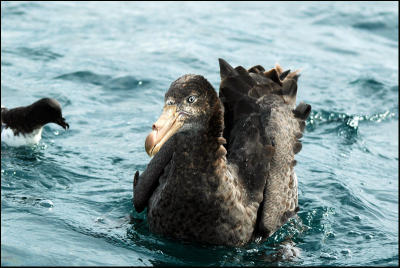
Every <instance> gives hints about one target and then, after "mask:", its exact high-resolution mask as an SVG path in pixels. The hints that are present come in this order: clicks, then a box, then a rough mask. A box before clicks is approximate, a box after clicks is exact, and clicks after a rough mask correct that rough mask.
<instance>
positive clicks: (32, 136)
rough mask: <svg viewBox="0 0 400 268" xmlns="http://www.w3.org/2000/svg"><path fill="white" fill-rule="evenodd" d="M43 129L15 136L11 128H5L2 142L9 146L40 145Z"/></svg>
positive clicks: (2, 133)
mask: <svg viewBox="0 0 400 268" xmlns="http://www.w3.org/2000/svg"><path fill="white" fill-rule="evenodd" d="M42 130H43V128H38V129H35V130H34V131H33V132H32V133H29V134H25V135H24V134H21V133H20V134H18V135H14V132H13V131H12V130H11V128H3V130H2V131H1V142H4V143H5V144H7V145H9V146H24V145H35V144H38V143H39V141H40V139H41V138H42Z"/></svg>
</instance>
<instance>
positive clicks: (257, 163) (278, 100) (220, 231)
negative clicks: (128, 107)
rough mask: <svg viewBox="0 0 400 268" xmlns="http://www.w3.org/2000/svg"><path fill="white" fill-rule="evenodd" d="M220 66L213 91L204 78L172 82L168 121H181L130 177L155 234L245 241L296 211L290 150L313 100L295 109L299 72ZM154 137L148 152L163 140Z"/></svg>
mask: <svg viewBox="0 0 400 268" xmlns="http://www.w3.org/2000/svg"><path fill="white" fill-rule="evenodd" d="M220 69H221V85H220V95H219V97H218V96H217V94H216V92H215V90H214V89H213V88H212V86H211V85H210V83H208V81H207V80H206V79H205V78H204V77H202V76H196V75H185V76H183V77H181V78H179V79H178V80H176V81H175V82H174V83H172V85H171V87H170V89H169V90H168V92H167V93H166V106H165V108H164V111H169V114H174V115H173V116H172V115H171V121H170V123H169V124H166V125H167V127H168V128H170V127H171V126H176V124H177V123H176V122H179V125H178V126H177V127H175V128H174V127H171V129H174V130H173V131H174V132H173V135H172V134H171V132H170V134H169V135H172V136H171V137H170V138H169V139H168V140H167V141H166V142H165V143H164V141H163V144H162V146H159V147H160V148H159V151H158V153H156V154H155V155H154V158H153V159H152V160H151V161H150V163H149V165H148V167H147V169H146V170H145V171H144V172H143V173H142V174H141V175H140V176H139V174H138V172H137V173H136V174H135V179H134V206H135V208H136V210H137V211H139V212H140V211H142V210H143V209H144V208H145V207H146V206H147V209H148V210H147V216H148V223H149V227H150V230H151V231H153V232H156V233H159V234H163V235H166V236H169V237H174V238H178V239H183V240H191V241H198V242H202V243H209V244H218V245H231V246H241V245H244V244H246V243H247V242H249V241H251V240H253V239H255V238H257V237H261V238H267V237H269V236H270V235H271V234H273V233H274V232H275V231H276V230H277V229H278V228H279V227H280V226H282V225H283V224H284V223H285V222H286V221H287V219H288V218H290V217H291V216H292V215H294V214H295V213H296V212H297V210H298V199H297V177H296V175H295V173H294V164H295V160H294V154H295V153H297V152H298V151H299V150H300V149H301V143H300V142H299V140H298V139H299V138H300V137H301V135H302V132H303V129H304V124H305V123H304V120H305V119H306V118H307V117H308V115H309V113H310V109H311V106H309V105H307V104H304V103H301V104H300V105H299V106H298V107H297V108H296V109H295V107H294V105H295V102H296V93H297V78H298V73H297V72H293V73H290V72H289V71H286V72H283V70H282V68H281V67H280V66H276V67H275V68H273V69H271V70H270V71H267V72H266V71H265V70H264V68H263V67H262V66H260V65H257V66H254V67H252V68H250V69H249V70H245V69H244V68H243V67H241V66H238V67H236V68H232V67H231V66H230V65H229V64H228V63H227V62H225V61H224V60H222V59H220ZM192 100H194V101H193V102H192ZM171 107H174V108H173V109H172V110H173V111H174V113H171V112H170V111H172V110H171ZM165 114H167V112H166V113H165ZM172 117H173V118H172ZM179 120H180V121H179ZM224 126H225V128H224ZM162 127H163V126H160V127H157V126H153V132H152V134H151V135H154V137H156V136H157V133H158V131H159V128H160V129H161V128H162ZM175 131H176V132H175ZM165 132H168V130H165V128H164V129H163V131H162V133H165ZM160 133H161V131H160ZM163 135H164V134H163ZM150 140H151V142H150V143H149V144H146V149H148V148H150V149H149V150H151V148H156V144H155V143H156V142H158V141H159V140H160V139H150ZM153 143H154V144H153Z"/></svg>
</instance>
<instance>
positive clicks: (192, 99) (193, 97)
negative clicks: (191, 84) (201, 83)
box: [187, 96, 197, 103]
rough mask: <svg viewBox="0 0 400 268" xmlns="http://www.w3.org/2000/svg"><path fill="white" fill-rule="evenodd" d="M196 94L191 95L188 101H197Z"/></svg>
mask: <svg viewBox="0 0 400 268" xmlns="http://www.w3.org/2000/svg"><path fill="white" fill-rule="evenodd" d="M196 99H197V98H196V96H190V97H189V98H187V101H188V102H189V103H193V102H195V101H196Z"/></svg>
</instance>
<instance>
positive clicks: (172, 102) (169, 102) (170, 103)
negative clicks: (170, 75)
mask: <svg viewBox="0 0 400 268" xmlns="http://www.w3.org/2000/svg"><path fill="white" fill-rule="evenodd" d="M166 104H167V105H172V104H174V101H173V100H171V99H169V100H167V102H166Z"/></svg>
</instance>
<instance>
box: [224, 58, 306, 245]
mask: <svg viewBox="0 0 400 268" xmlns="http://www.w3.org/2000/svg"><path fill="white" fill-rule="evenodd" d="M219 61H220V72H221V84H220V92H219V94H220V99H221V101H222V103H223V104H224V108H225V114H224V117H225V119H224V120H225V122H224V123H225V129H224V137H225V139H226V140H227V159H228V163H229V164H231V165H236V166H237V168H238V172H239V177H240V182H241V183H242V184H243V186H244V187H245V188H246V190H247V193H248V194H247V202H248V203H252V202H256V203H258V204H260V206H259V210H258V215H257V226H256V230H255V233H254V235H255V236H261V237H263V238H266V237H268V236H270V235H271V234H273V233H274V232H275V231H276V230H277V229H278V228H279V227H280V226H281V225H283V224H284V223H285V222H286V221H287V219H288V218H290V217H291V216H292V215H294V214H295V213H296V212H297V211H298V201H297V177H296V175H295V173H294V165H295V160H294V154H296V153H298V152H299V151H300V149H301V143H300V142H299V140H298V139H299V138H301V136H302V132H303V129H304V125H305V123H304V120H306V118H307V117H308V115H309V113H310V111H311V106H310V105H308V104H305V103H301V104H299V106H298V107H297V108H296V109H294V110H293V108H294V107H295V103H296V93H297V79H298V76H299V75H298V72H293V73H291V72H290V71H289V70H288V71H285V72H284V71H283V70H282V68H281V67H280V66H279V65H277V66H276V67H275V68H273V69H271V70H269V71H265V69H264V68H263V67H262V66H260V65H257V66H254V67H252V68H250V69H249V70H245V69H244V68H243V67H241V66H238V67H236V68H232V67H231V66H230V65H229V64H228V63H227V62H226V61H224V60H223V59H220V60H219Z"/></svg>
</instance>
